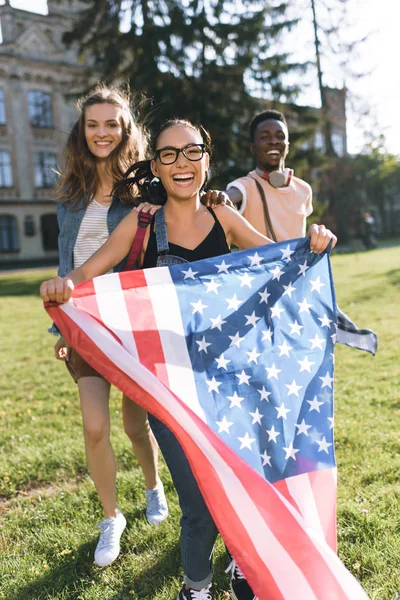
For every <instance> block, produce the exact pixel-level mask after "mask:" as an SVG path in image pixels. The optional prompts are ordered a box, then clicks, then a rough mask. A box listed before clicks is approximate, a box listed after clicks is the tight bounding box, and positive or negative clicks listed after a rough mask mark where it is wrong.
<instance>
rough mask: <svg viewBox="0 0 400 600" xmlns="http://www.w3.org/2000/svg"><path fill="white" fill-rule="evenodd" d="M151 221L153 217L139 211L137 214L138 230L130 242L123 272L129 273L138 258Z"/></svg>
mask: <svg viewBox="0 0 400 600" xmlns="http://www.w3.org/2000/svg"><path fill="white" fill-rule="evenodd" d="M152 220H153V215H151V214H150V213H145V212H142V211H140V213H139V214H138V228H137V230H136V234H135V237H134V239H133V242H132V246H131V249H130V251H129V255H128V258H127V261H126V264H125V267H124V271H131V270H132V269H133V268H134V267H135V265H136V263H137V262H138V260H139V258H140V253H141V251H142V248H143V242H144V237H145V235H146V230H147V227H148V225H149V224H150V223H151V221H152Z"/></svg>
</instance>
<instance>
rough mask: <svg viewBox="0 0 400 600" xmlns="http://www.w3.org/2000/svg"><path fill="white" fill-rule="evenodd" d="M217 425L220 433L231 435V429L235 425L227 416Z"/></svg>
mask: <svg viewBox="0 0 400 600" xmlns="http://www.w3.org/2000/svg"><path fill="white" fill-rule="evenodd" d="M216 423H217V425H218V433H230V432H229V428H230V427H232V425H233V423H231V422H230V421H228V419H227V418H226V417H225V415H224V417H223V418H222V421H216Z"/></svg>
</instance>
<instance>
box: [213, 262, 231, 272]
mask: <svg viewBox="0 0 400 600" xmlns="http://www.w3.org/2000/svg"><path fill="white" fill-rule="evenodd" d="M215 266H216V267H217V269H218V273H226V274H228V273H229V271H228V269H229V267H230V266H231V265H227V264H226V262H225V261H224V260H223V261H222V263H221V264H219V265H215Z"/></svg>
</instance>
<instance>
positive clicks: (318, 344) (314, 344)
mask: <svg viewBox="0 0 400 600" xmlns="http://www.w3.org/2000/svg"><path fill="white" fill-rule="evenodd" d="M308 341H309V342H311V350H314V348H318V349H319V350H323V349H324V344H325V340H324V339H323V338H320V337H319V335H318V333H316V334H315V338H313V339H311V340H308Z"/></svg>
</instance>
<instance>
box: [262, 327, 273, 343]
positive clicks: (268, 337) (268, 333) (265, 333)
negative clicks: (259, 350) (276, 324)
mask: <svg viewBox="0 0 400 600" xmlns="http://www.w3.org/2000/svg"><path fill="white" fill-rule="evenodd" d="M261 333H262V335H263V337H262V340H261V341H262V342H272V331H271V328H270V327H269V328H268V329H267V331H262V332H261Z"/></svg>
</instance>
